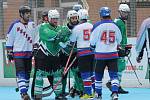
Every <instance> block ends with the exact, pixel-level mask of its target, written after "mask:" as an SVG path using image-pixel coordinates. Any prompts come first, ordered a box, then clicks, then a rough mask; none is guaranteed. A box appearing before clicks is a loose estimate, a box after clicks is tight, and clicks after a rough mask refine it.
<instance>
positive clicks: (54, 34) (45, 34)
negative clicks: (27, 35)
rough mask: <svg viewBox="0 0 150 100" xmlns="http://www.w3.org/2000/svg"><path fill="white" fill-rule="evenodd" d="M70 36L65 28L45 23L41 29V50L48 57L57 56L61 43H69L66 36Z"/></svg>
mask: <svg viewBox="0 0 150 100" xmlns="http://www.w3.org/2000/svg"><path fill="white" fill-rule="evenodd" d="M68 34H70V32H69V30H67V28H66V27H64V26H57V27H53V26H52V25H50V24H49V23H43V24H42V25H41V26H40V28H39V44H40V49H41V50H42V51H43V53H44V54H46V55H53V56H56V55H57V54H58V53H59V51H60V45H59V43H60V42H66V41H68V37H67V36H66V35H68Z"/></svg>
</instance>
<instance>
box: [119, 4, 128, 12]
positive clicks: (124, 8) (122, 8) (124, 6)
mask: <svg viewBox="0 0 150 100" xmlns="http://www.w3.org/2000/svg"><path fill="white" fill-rule="evenodd" d="M118 10H119V11H125V12H130V8H129V6H128V5H127V4H120V6H119V9H118Z"/></svg>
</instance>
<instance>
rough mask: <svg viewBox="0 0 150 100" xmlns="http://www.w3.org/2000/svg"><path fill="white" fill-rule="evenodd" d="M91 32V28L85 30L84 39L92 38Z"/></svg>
mask: <svg viewBox="0 0 150 100" xmlns="http://www.w3.org/2000/svg"><path fill="white" fill-rule="evenodd" d="M90 32H91V30H89V29H86V30H83V40H85V41H88V40H90Z"/></svg>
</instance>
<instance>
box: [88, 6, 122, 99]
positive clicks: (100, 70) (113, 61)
mask: <svg viewBox="0 0 150 100" xmlns="http://www.w3.org/2000/svg"><path fill="white" fill-rule="evenodd" d="M99 14H100V17H101V21H98V22H97V23H95V24H94V26H93V29H92V34H91V38H90V43H91V47H92V48H95V49H94V52H95V53H94V54H95V60H96V63H95V89H96V93H97V98H98V99H100V100H101V99H102V97H101V95H102V78H103V74H104V69H105V67H106V66H107V67H108V72H109V77H110V80H111V90H112V94H111V97H112V100H118V86H119V80H118V74H117V72H118V64H117V59H118V52H117V46H118V44H119V43H120V42H121V40H122V36H121V32H120V30H119V28H118V26H117V25H116V24H115V23H114V22H113V21H112V19H111V10H110V8H108V7H102V8H100V12H99Z"/></svg>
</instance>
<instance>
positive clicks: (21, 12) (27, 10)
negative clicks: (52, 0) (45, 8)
mask: <svg viewBox="0 0 150 100" xmlns="http://www.w3.org/2000/svg"><path fill="white" fill-rule="evenodd" d="M25 12H31V8H30V7H29V6H21V7H20V8H19V14H20V16H21V17H22V16H23V15H24V13H25Z"/></svg>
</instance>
